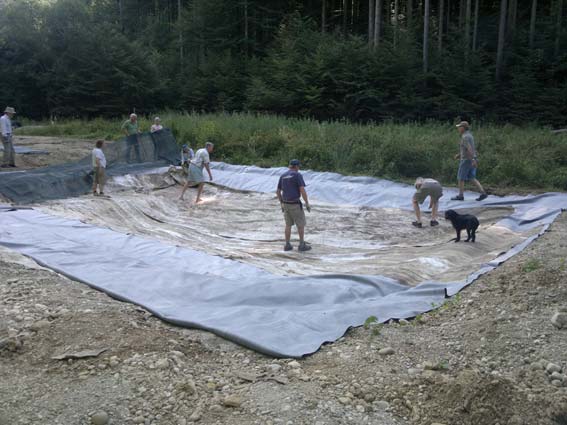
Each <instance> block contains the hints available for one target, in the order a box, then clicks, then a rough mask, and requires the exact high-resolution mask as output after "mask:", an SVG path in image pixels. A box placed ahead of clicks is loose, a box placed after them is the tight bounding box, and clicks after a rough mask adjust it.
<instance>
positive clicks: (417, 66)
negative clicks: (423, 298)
mask: <svg viewBox="0 0 567 425" xmlns="http://www.w3.org/2000/svg"><path fill="white" fill-rule="evenodd" d="M565 3H567V2H565V1H564V0H305V1H298V0H3V1H0V81H1V82H2V83H1V84H0V101H1V102H2V104H10V105H14V106H15V107H16V108H17V109H18V111H19V112H21V113H22V115H24V116H27V117H30V118H34V119H40V118H46V117H52V118H53V117H80V118H92V117H95V116H107V117H112V116H118V115H125V114H127V113H129V112H131V111H136V112H139V113H142V114H150V113H153V112H155V111H159V110H164V109H171V110H188V111H190V110H194V111H207V112H215V111H252V112H267V113H276V114H283V115H287V116H302V117H311V118H315V119H319V120H336V119H347V120H349V121H355V122H368V121H374V122H383V121H394V122H405V121H426V120H443V121H448V120H453V119H456V118H457V117H461V118H466V119H471V120H477V121H479V120H482V121H491V122H497V123H514V124H523V123H526V122H530V123H538V124H544V125H549V126H553V127H561V126H564V125H565V123H566V115H567V28H565V27H566V26H567V25H566V24H565V20H566V19H565V15H566V14H567V11H566V10H565V9H566V8H567V5H566V4H565Z"/></svg>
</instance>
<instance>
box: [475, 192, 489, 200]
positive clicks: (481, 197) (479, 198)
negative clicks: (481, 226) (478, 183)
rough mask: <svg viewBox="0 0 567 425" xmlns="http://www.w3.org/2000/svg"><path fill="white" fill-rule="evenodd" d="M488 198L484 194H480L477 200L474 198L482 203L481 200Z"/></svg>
mask: <svg viewBox="0 0 567 425" xmlns="http://www.w3.org/2000/svg"><path fill="white" fill-rule="evenodd" d="M486 198H488V195H487V194H486V193H482V194H481V195H480V196H479V197H478V198H476V200H477V201H482V200H483V199H486Z"/></svg>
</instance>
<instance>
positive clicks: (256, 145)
mask: <svg viewBox="0 0 567 425" xmlns="http://www.w3.org/2000/svg"><path fill="white" fill-rule="evenodd" d="M160 116H161V118H162V120H163V121H164V124H165V125H166V126H167V127H169V128H171V129H172V130H173V132H174V134H175V136H176V138H177V141H178V143H180V144H181V143H189V144H190V145H191V146H192V147H200V146H202V145H204V143H205V142H208V141H210V142H213V143H215V146H216V149H215V153H214V158H215V160H221V161H225V162H229V163H234V164H243V165H258V166H261V167H269V166H283V165H286V164H287V162H288V161H289V159H290V158H299V159H300V160H301V161H303V165H304V168H309V169H313V170H319V171H334V172H339V173H343V174H351V175H352V174H358V175H370V176H376V177H382V178H389V179H394V180H402V181H408V182H409V181H411V179H413V178H415V177H419V176H423V177H432V178H436V179H438V180H440V181H441V182H442V183H444V184H445V185H453V184H454V183H455V175H456V172H457V161H455V160H454V159H453V157H454V155H455V153H457V151H458V149H457V145H458V140H459V136H458V134H457V131H456V129H455V128H454V126H453V125H452V124H451V123H447V124H443V125H442V124H438V123H426V124H394V123H382V124H379V125H376V124H369V125H359V124H349V123H344V122H318V121H315V120H308V119H293V118H284V117H278V116H268V115H254V114H179V113H171V112H170V113H168V112H165V113H162V114H161V115H160ZM124 119H126V117H124ZM120 124H121V120H102V119H96V120H92V121H78V120H75V121H59V122H58V123H57V124H55V125H51V124H49V123H46V124H45V125H42V126H37V127H34V126H30V127H24V128H22V129H20V130H19V134H28V135H51V136H73V137H86V138H99V137H101V138H106V139H108V140H113V139H116V138H118V137H121V133H120ZM141 125H142V128H144V129H149V126H150V122H149V120H148V119H141ZM473 132H474V136H475V138H476V140H477V145H478V151H479V158H480V160H479V161H480V168H479V178H480V180H481V181H482V182H483V183H485V184H488V185H489V186H492V187H493V188H507V187H512V188H529V189H556V190H567V134H558V135H553V134H551V133H550V132H549V131H548V130H547V129H538V128H535V127H525V128H519V127H513V126H495V125H486V126H481V127H474V128H473Z"/></svg>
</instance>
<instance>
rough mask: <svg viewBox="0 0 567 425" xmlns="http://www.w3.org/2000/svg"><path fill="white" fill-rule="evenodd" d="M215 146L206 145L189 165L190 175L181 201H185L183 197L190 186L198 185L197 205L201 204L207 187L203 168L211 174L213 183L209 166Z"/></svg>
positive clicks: (210, 178) (211, 179)
mask: <svg viewBox="0 0 567 425" xmlns="http://www.w3.org/2000/svg"><path fill="white" fill-rule="evenodd" d="M214 147H215V145H213V144H212V143H207V144H205V147H204V148H202V149H199V150H198V151H197V153H196V154H195V157H194V158H193V159H192V160H191V162H190V163H189V175H188V176H187V183H185V186H183V191H182V192H181V196H180V197H179V199H180V200H183V195H185V191H186V190H187V189H188V188H189V186H195V185H198V189H197V199H195V203H196V204H198V203H199V202H201V194H202V193H203V187H204V186H205V178H204V176H203V168H205V169H206V170H207V173H209V180H210V181H213V175H212V174H211V168H210V166H209V164H210V162H211V158H210V154H211V153H212V152H213V149H214Z"/></svg>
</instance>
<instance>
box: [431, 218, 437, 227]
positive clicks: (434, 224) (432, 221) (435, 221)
mask: <svg viewBox="0 0 567 425" xmlns="http://www.w3.org/2000/svg"><path fill="white" fill-rule="evenodd" d="M429 224H431V227H435V226H439V222H438V221H437V220H431V221H430V222H429Z"/></svg>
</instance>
